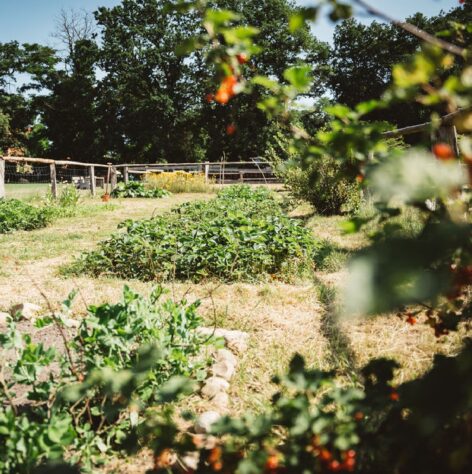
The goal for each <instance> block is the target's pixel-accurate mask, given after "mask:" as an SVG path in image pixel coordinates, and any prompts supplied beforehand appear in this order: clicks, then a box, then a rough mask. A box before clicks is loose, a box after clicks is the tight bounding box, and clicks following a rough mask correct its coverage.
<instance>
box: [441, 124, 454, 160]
mask: <svg viewBox="0 0 472 474" xmlns="http://www.w3.org/2000/svg"><path fill="white" fill-rule="evenodd" d="M438 140H439V142H441V143H447V144H448V145H450V147H451V148H452V149H453V150H454V153H455V155H456V157H457V156H459V143H458V141H457V130H456V127H455V125H452V124H446V125H442V126H441V127H440V128H439V131H438Z"/></svg>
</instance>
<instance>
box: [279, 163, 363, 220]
mask: <svg viewBox="0 0 472 474" xmlns="http://www.w3.org/2000/svg"><path fill="white" fill-rule="evenodd" d="M341 168H342V166H341V165H340V164H338V163H337V162H336V161H334V160H333V159H332V158H329V157H325V158H323V159H320V160H318V161H317V162H316V164H314V165H311V166H308V167H306V168H303V169H302V168H300V167H296V166H287V167H284V166H282V167H281V168H280V170H279V174H280V176H281V177H282V179H283V180H284V183H285V185H286V186H287V188H288V189H289V191H290V192H291V193H292V194H293V196H294V197H295V198H297V199H301V200H304V201H307V202H309V203H310V204H312V205H313V207H314V208H315V212H317V213H318V214H321V215H327V216H329V215H335V214H343V213H352V212H354V211H356V210H357V208H358V206H359V204H360V190H359V187H358V186H357V184H355V183H352V182H351V181H349V179H348V178H346V177H343V175H342V170H341Z"/></svg>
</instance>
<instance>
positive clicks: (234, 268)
mask: <svg viewBox="0 0 472 474" xmlns="http://www.w3.org/2000/svg"><path fill="white" fill-rule="evenodd" d="M121 229H122V231H121V232H118V233H116V234H114V235H112V236H111V237H110V238H109V239H108V240H105V241H103V242H101V243H100V244H99V247H98V249H97V250H95V251H93V252H90V253H86V254H84V255H82V256H81V257H80V258H79V260H78V261H76V262H75V263H74V264H73V265H72V267H69V269H68V271H72V272H73V273H86V274H89V275H92V276H99V275H104V274H105V275H106V274H108V275H113V276H117V277H120V278H126V279H131V278H137V279H140V280H145V281H165V280H170V279H174V278H176V279H180V280H192V281H200V280H203V279H208V278H217V279H220V280H223V281H256V280H261V279H267V278H271V277H272V278H274V277H275V276H276V275H278V277H280V278H288V277H289V276H294V275H296V274H300V273H303V272H305V271H308V270H310V269H311V262H312V258H313V256H314V254H315V250H316V245H315V242H314V240H313V238H312V236H311V234H310V231H309V230H308V229H306V228H304V227H303V226H301V225H300V224H299V223H298V222H296V221H295V220H293V219H290V218H289V217H288V216H286V215H285V214H284V213H283V212H282V210H281V207H280V205H279V203H278V202H277V200H276V199H275V197H274V196H273V194H272V193H271V192H269V191H268V190H267V189H264V188H257V189H251V188H250V187H249V186H242V185H238V186H231V187H229V188H226V189H225V190H223V191H221V192H220V193H219V194H218V196H217V198H216V199H213V200H211V201H206V202H201V201H196V202H192V203H186V204H184V205H182V206H180V207H178V208H176V209H175V210H173V211H172V212H170V213H168V214H165V215H163V216H158V217H154V218H152V219H147V220H140V221H126V222H124V223H123V224H121Z"/></svg>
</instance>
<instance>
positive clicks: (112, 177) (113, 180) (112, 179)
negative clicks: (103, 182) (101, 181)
mask: <svg viewBox="0 0 472 474" xmlns="http://www.w3.org/2000/svg"><path fill="white" fill-rule="evenodd" d="M117 182H118V175H117V172H116V168H115V167H114V166H112V167H111V173H110V188H111V190H112V191H113V190H114V189H115V188H116V184H117Z"/></svg>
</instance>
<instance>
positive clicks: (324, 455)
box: [320, 449, 333, 462]
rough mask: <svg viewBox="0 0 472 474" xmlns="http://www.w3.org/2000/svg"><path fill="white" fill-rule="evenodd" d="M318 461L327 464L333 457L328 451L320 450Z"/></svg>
mask: <svg viewBox="0 0 472 474" xmlns="http://www.w3.org/2000/svg"><path fill="white" fill-rule="evenodd" d="M320 459H321V460H323V461H326V462H328V461H331V459H333V455H332V454H331V453H330V452H329V450H328V449H322V450H321V451H320Z"/></svg>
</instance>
